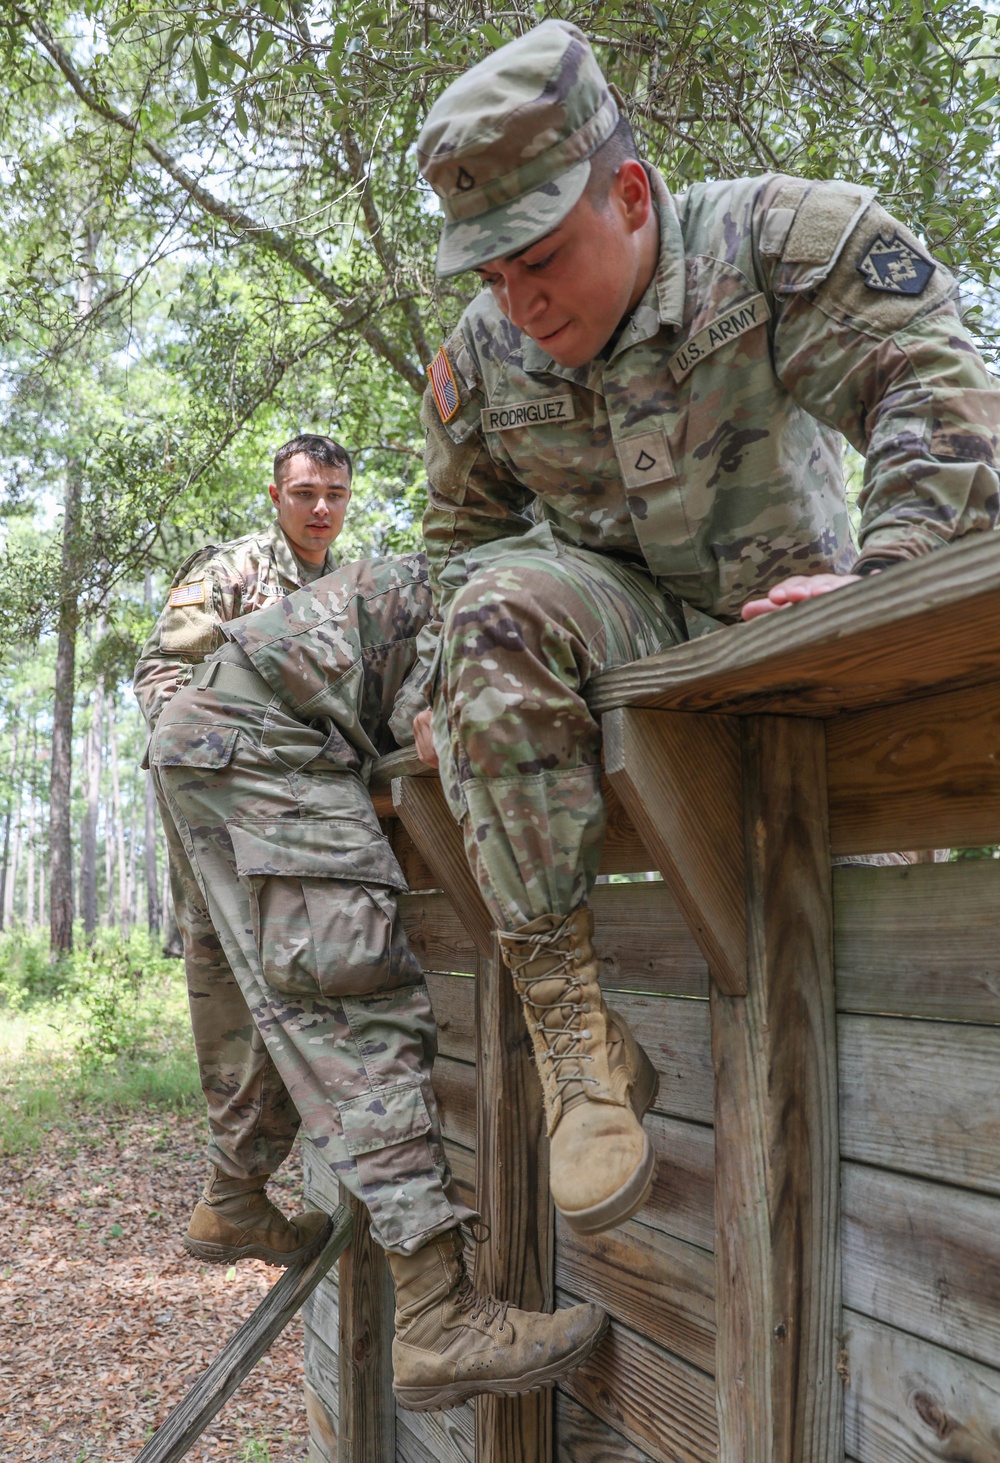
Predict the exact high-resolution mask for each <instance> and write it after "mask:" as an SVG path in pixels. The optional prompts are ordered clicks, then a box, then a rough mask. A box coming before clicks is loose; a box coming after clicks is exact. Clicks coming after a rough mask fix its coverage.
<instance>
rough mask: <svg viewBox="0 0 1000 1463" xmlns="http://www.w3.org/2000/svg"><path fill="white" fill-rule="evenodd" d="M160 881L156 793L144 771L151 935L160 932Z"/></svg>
mask: <svg viewBox="0 0 1000 1463" xmlns="http://www.w3.org/2000/svg"><path fill="white" fill-rule="evenodd" d="M161 918H162V916H161V914H160V881H159V879H158V877H157V871H156V793H155V792H154V791H153V779H152V777H151V776H150V774H149V773H148V772H147V773H146V921H147V924H148V926H149V933H150V934H151V935H158V934H159V933H160V923H161Z"/></svg>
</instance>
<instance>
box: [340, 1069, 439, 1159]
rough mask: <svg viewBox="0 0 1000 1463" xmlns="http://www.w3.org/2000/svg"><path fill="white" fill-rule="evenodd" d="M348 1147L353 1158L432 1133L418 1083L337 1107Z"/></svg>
mask: <svg viewBox="0 0 1000 1463" xmlns="http://www.w3.org/2000/svg"><path fill="white" fill-rule="evenodd" d="M337 1106H338V1109H339V1111H340V1118H341V1122H342V1123H343V1125H344V1143H345V1146H346V1148H347V1151H348V1153H349V1154H350V1155H351V1157H352V1158H359V1157H360V1156H361V1154H363V1153H377V1152H378V1151H379V1149H380V1148H391V1147H392V1146H393V1145H394V1144H396V1143H406V1142H408V1141H409V1140H410V1139H411V1138H420V1137H422V1136H423V1135H424V1133H427V1132H429V1131H430V1126H431V1120H430V1116H429V1114H428V1112H427V1104H426V1103H425V1102H424V1094H423V1093H422V1092H421V1090H420V1086H419V1084H418V1083H415V1082H410V1083H406V1084H405V1085H401V1086H397V1087H377V1088H375V1090H374V1091H373V1092H366V1093H365V1094H364V1096H362V1097H352V1098H351V1100H350V1101H349V1102H341V1103H338V1104H337Z"/></svg>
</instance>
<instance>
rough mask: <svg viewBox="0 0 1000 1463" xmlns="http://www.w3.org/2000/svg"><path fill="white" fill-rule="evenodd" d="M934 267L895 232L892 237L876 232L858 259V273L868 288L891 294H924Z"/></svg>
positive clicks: (924, 256) (931, 262)
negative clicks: (884, 237) (885, 236)
mask: <svg viewBox="0 0 1000 1463" xmlns="http://www.w3.org/2000/svg"><path fill="white" fill-rule="evenodd" d="M934 268H935V266H934V261H933V260H932V259H928V258H927V257H926V255H924V254H921V252H920V250H919V249H914V247H913V245H912V244H908V243H907V242H906V240H905V239H901V238H900V237H899V234H898V233H895V232H894V233H893V235H892V238H891V239H883V237H882V235H881V234H876V235H875V237H874V239H872V241H871V243H870V244H869V245H868V248H867V249H866V250H865V252H864V253H863V254H862V256H861V258H860V259H859V260H858V273H859V274H860V275H861V277H862V279H863V280H864V282H865V284H866V285H867V286H868V288H869V289H870V290H881V291H882V292H883V293H884V294H887V295H922V294H923V292H924V290H925V289H926V288H927V281H928V280H929V279H930V277H931V275H932V274H933V273H934Z"/></svg>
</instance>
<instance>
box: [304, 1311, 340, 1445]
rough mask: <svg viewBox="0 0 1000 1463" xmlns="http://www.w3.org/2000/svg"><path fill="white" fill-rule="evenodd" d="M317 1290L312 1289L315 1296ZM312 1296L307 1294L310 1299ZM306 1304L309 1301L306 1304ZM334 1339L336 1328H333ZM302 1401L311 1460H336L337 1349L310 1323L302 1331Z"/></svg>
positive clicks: (338, 1407)
mask: <svg viewBox="0 0 1000 1463" xmlns="http://www.w3.org/2000/svg"><path fill="white" fill-rule="evenodd" d="M316 1293H317V1292H315V1291H314V1292H313V1294H314V1295H315V1294H316ZM311 1299H312V1297H310V1301H311ZM307 1305H308V1303H307ZM334 1340H336V1331H334ZM304 1360H305V1402H306V1419H307V1422H308V1425H309V1445H310V1454H309V1457H310V1463H337V1431H338V1427H339V1412H340V1391H339V1362H338V1359H337V1353H336V1350H335V1349H334V1348H332V1347H330V1346H327V1344H326V1342H325V1341H324V1340H323V1339H322V1338H321V1337H320V1336H318V1335H317V1334H316V1333H315V1331H313V1330H312V1328H311V1327H310V1326H308V1325H307V1326H306V1332H305V1347H304Z"/></svg>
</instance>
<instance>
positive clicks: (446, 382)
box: [427, 346, 458, 423]
mask: <svg viewBox="0 0 1000 1463" xmlns="http://www.w3.org/2000/svg"><path fill="white" fill-rule="evenodd" d="M427 374H428V376H429V377H430V382H431V390H432V391H433V393H434V400H435V401H436V402H437V409H438V411H439V413H440V415H441V420H442V421H443V422H445V423H447V422H450V421H451V419H452V417H453V416H454V415H455V413H456V412H457V411H458V382H457V381H456V380H455V373H454V371H453V370H452V369H451V361H449V359H448V356H447V352H446V351H445V348H444V346H442V347H441V349H440V350H439V351H438V353H437V355H436V356H435V357H434V359H433V361H431V363H430V365H429V366H428V367H427Z"/></svg>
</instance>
